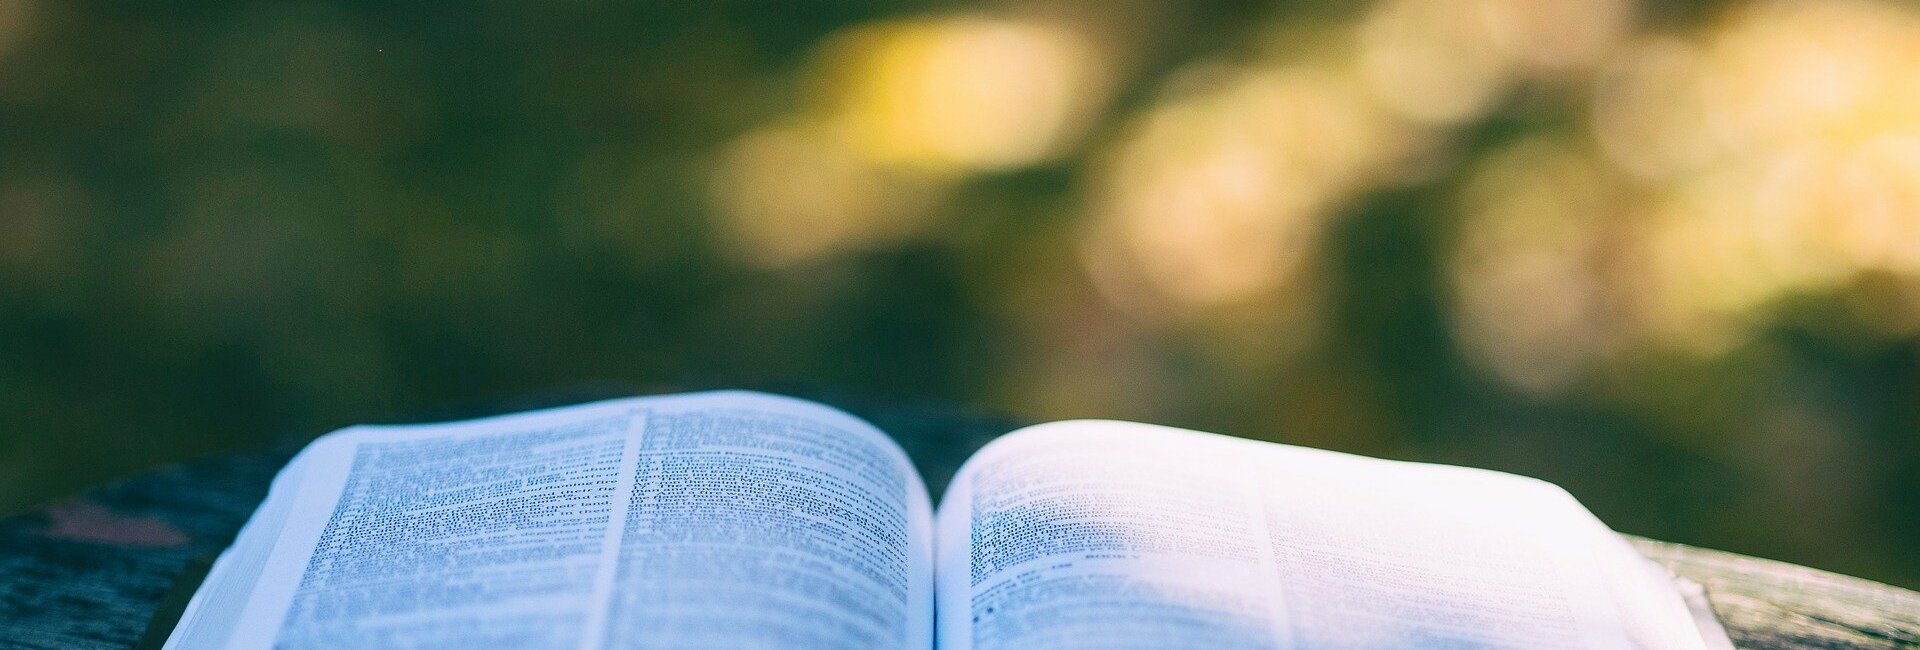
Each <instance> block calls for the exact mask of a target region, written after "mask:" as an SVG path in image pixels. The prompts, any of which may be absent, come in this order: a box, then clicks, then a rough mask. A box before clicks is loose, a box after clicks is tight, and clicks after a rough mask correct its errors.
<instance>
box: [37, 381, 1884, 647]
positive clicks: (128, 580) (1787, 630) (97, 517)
mask: <svg viewBox="0 0 1920 650" xmlns="http://www.w3.org/2000/svg"><path fill="white" fill-rule="evenodd" d="M803 396H806V397H812V398H818V399H822V401H826V402H828V403H831V404H836V405H839V406H841V407H842V408H846V409H847V410H849V411H851V412H853V413H854V414H856V415H860V416H862V417H864V418H866V419H868V420H869V421H871V422H873V423H874V424H875V425H877V426H879V427H880V428H881V429H883V430H885V431H888V432H889V433H891V434H893V435H894V437H895V438H896V439H898V440H899V441H900V443H901V446H903V447H905V448H906V449H907V451H908V453H909V454H910V455H911V456H912V457H913V458H914V461H915V463H916V464H917V465H919V468H920V471H921V473H922V474H923V475H924V476H925V477H926V479H927V482H928V483H929V484H930V487H931V488H932V491H933V492H934V494H936V495H938V494H940V493H941V492H944V490H945V487H946V484H947V482H948V480H949V479H951V478H952V476H953V473H954V471H955V470H956V469H958V468H959V465H960V463H961V461H963V460H965V459H966V457H967V456H969V455H971V454H972V453H973V452H974V450H976V449H978V448H979V447H980V446H981V445H983V444H985V443H986V442H987V441H988V440H991V439H992V438H993V437H994V436H997V435H999V434H1001V433H1004V432H1006V431H1009V430H1012V429H1013V428H1015V427H1017V426H1018V425H1019V423H1018V422H1016V421H1014V420H1011V419H1006V418H995V417H986V416H980V415H977V414H973V413H970V412H967V411H965V410H963V409H956V408H954V407H951V406H946V405H941V404H933V403H902V402H882V401H872V400H861V399H850V398H846V397H845V396H837V395H821V394H811V395H803ZM290 455H291V454H290V450H280V451H272V452H261V453H255V454H237V455H226V456H215V457H210V458H204V459H201V460H197V461H193V462H190V463H185V464H181V465H176V466H171V467H166V468H162V469H159V470H155V471H152V472H148V473H146V474H141V475H138V476H134V477H130V478H127V479H125V480H122V481H119V482H116V483H113V484H110V485H106V486H103V487H100V488H97V489H95V490H92V491H90V492H87V493H86V494H84V495H81V496H78V497H75V498H72V499H69V500H66V501H62V502H59V503H55V504H51V505H49V506H47V507H45V508H43V509H41V510H39V511H36V512H32V513H28V514H24V515H20V516H16V517H12V518H9V519H5V520H0V648H75V649H90V648H128V647H132V646H133V645H135V644H136V643H137V642H139V640H140V639H141V637H142V635H143V634H144V632H145V630H146V628H147V627H148V624H149V622H150V621H151V620H152V619H153V617H154V614H155V612H156V610H157V609H159V608H160V605H161V603H162V600H163V599H164V597H165V596H166V595H167V593H168V591H169V590H170V589H173V588H174V587H175V583H176V582H177V581H179V579H180V577H181V575H182V574H183V573H185V572H188V571H189V570H191V569H192V568H193V566H194V565H196V564H198V563H202V562H204V560H205V559H206V558H209V557H211V556H212V555H214V554H216V553H218V552H219V551H220V549H222V548H224V547H225V546H226V545H227V544H228V543H229V542H230V541H232V539H233V535H234V534H235V532H237V531H238V530H239V528H240V525H241V524H242V523H244V522H245V521H246V519H247V517H248V516H249V515H250V514H252V512H253V509H254V507H255V506H256V505H258V504H259V502H260V500H261V499H262V498H264V497H265V495H266V489H267V484H268V483H269V482H270V481H271V480H272V479H273V475H274V473H275V472H277V471H279V469H280V467H281V466H282V465H283V464H285V463H286V461H287V459H288V458H289V457H290ZM1633 542H1634V543H1635V545H1637V546H1638V547H1639V548H1640V550H1641V551H1642V552H1643V553H1646V554H1647V555H1648V556H1649V557H1651V558H1653V559H1654V560H1656V561H1659V562H1660V563H1662V564H1664V565H1666V566H1667V567H1669V568H1671V569H1672V570H1673V571H1675V572H1676V573H1679V574H1681V575H1683V576H1686V577H1688V578H1691V579H1693V580H1694V581H1696V582H1699V583H1701V584H1703V585H1705V586H1706V587H1707V589H1708V594H1709V597H1710V599H1711V600H1712V602H1713V606H1714V608H1715V610H1716V611H1717V612H1718V613H1719V614H1720V616H1721V618H1722V620H1723V621H1724V622H1725V623H1726V625H1727V628H1728V632H1729V633H1730V634H1731V635H1732V636H1733V638H1734V641H1735V643H1736V644H1737V645H1738V646H1739V647H1741V648H1748V649H1755V650H1759V649H1767V650H1772V649H1780V650H1800V649H1813V648H1820V649H1850V648H1876V649H1882V648H1920V594H1916V593H1914V592H1910V591H1906V590H1902V589H1897V588H1894V587H1890V586H1886V585H1882V584H1878V583H1873V582H1869V581H1865V580H1860V579H1856V578H1849V577H1846V576H1840V575H1836V574H1832V573H1827V572H1823V571H1817V570H1814V569H1808V568H1805V567H1799V566H1794V565H1790V564H1784V563H1779V562H1771V561H1768V560H1760V559H1755V558H1750V557H1745V556H1740V555H1734V554H1730V553H1722V552H1719V551H1712V550H1707V549H1699V548H1692V547H1687V546H1682V545H1679V544H1669V543H1666V542H1658V541H1653V540H1645V539H1634V540H1633ZM188 586H189V587H190V586H191V585H188Z"/></svg>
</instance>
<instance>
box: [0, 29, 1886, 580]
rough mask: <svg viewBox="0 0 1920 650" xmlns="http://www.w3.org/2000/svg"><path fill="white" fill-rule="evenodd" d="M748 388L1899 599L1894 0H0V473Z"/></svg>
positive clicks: (83, 475)
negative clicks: (1677, 545) (1573, 501)
mask: <svg viewBox="0 0 1920 650" xmlns="http://www.w3.org/2000/svg"><path fill="white" fill-rule="evenodd" d="M391 5H398V6H391ZM727 384H753V385H766V384H785V385H800V386H821V387H831V388H834V389H844V390H849V391H857V392H861V393H864V394H869V395H876V396H881V397H888V396H894V397H899V398H924V399H938V400H951V401H955V402H959V403H964V404H969V405H975V406H978V407H980V408H982V409H988V410H997V411H1002V412H1007V413H1012V414H1017V415H1020V416H1024V417H1030V418H1036V419H1039V418H1065V417H1088V416H1092V417H1110V418H1128V419H1143V420H1151V421H1155V422H1161V423H1167V424H1174V425H1182V426H1188V427H1195V428H1201V429H1208V430H1216V431H1221V432H1227V433H1234V434H1238V435H1244V436H1249V437H1255V438H1262V439H1268V440H1279V441H1285V442H1291V443H1297V444H1305V445H1313V446H1320V447H1327V448H1333V449H1340V450H1347V451H1354V452H1360V453H1366V454H1373V455H1380V456H1387V457H1393V458H1407V459H1422V460H1434V461H1441V462H1448V463H1458V464H1467V465H1475V466H1481V467H1492V468H1498V469H1505V470H1511V471H1517V472H1521V473H1525V474H1530V475H1534V476H1539V477H1542V478H1546V479H1548V480H1551V481H1554V482H1557V483H1560V484H1562V485H1564V486H1566V487H1567V488H1569V489H1570V490H1572V491H1573V492H1574V493H1575V494H1576V495H1577V496H1579V497H1580V498H1581V499H1582V500H1583V501H1585V502H1586V503H1587V504H1588V505H1589V507H1591V508H1592V509H1593V510H1594V511H1595V512H1597V513H1598V514H1599V515H1600V516H1601V517H1602V518H1603V519H1605V520H1606V521H1608V522H1609V523H1611V524H1613V525H1614V526H1615V527H1617V528H1619V529H1621V530H1625V531H1628V532H1633V533H1639V534H1644V535H1649V536H1653V537H1658V538H1662V539H1668V540H1673V541H1680V542H1686V543H1692V544H1700V545H1706V546H1712V547H1718V548H1723V549H1729V550H1734V551H1740V552H1746V553H1753V554H1759V555H1764V556H1770V557H1776V558H1781V559H1785V560H1789V561H1793V562H1799V563H1804V564H1809V565H1813V566H1818V567H1822V568H1828V569H1833V570H1839V571H1843V572H1848V573H1853V574H1858V575H1862V576H1867V577H1872V578H1877V579H1881V580H1885V581H1890V582H1893V583H1896V584H1902V585H1906V586H1910V587H1911V586H1920V9H1917V8H1916V5H1914V4H1913V3H1911V2H1896V1H1886V2H1875V1H1869V0H1830V1H1801V2H1796V1H1786V0H1766V1H1757V2H1663V3H1647V2H1643V3H1640V4H1635V3H1634V2H1633V1H1632V0H1373V1H1371V2H1332V1H1293V2H1284V1H1283V2H1254V1H1227V2H1207V3H1194V2H1184V1H1175V0H1061V1H1057V2H1050V1H1032V2H1018V1H1016V2H1005V3H991V4H960V3H952V2H910V3H904V4H903V3H878V2H866V1H849V0H830V1H819V0H814V1H806V2H789V3H746V2H730V1H717V2H715V1H709V2H636V3H624V4H620V5H617V6H603V5H600V4H598V3H588V2H582V1H575V0H566V1H556V2H472V3H466V4H462V5H454V4H451V3H374V2H333V3H314V2H259V3H238V2H165V3H138V2H90V1H84V0H79V1H76V0H60V1H54V0H0V512H15V511H20V510H24V509H27V508H29V507H31V506H33V505H34V504H36V503H41V502H44V501H46V500H49V499H53V498H57V497H58V496H59V495H62V494H65V493H69V492H72V491H74V490H77V489H80V488H82V487H83V486H85V485H88V484H91V483H96V482H99V481H103V480H107V479H109V478H111V477H114V476H116V475H122V474H126V473H131V472H135V471H138V470H141V469H142V468H146V467H150V466H153V465H156V464H159V463H164V462H168V461H174V460H179V459H184V458H188V457H191V456H194V455H198V454H205V453H209V452H215V451H220V450H230V449H248V448H259V447H262V446H265V445H268V444H272V443H274V442H286V441H289V440H299V439H304V438H305V437H309V436H312V435H315V434H318V433H321V432H323V431H326V430H329V429H332V428H335V427H338V426H342V425H346V424H351V423H355V422H363V421H381V420H393V419H398V418H406V417H411V416H413V415H414V414H418V413H422V412H428V411H432V410H434V409H441V408H447V407H449V405H458V404H472V403H483V402H485V401H486V400H490V399H502V398H510V397H512V396H517V395H526V394H530V393H538V392H542V391H550V390H556V389H564V388H567V387H571V386H580V385H620V386H630V387H632V388H633V389H634V390H652V389H668V388H673V387H681V386H714V385H727Z"/></svg>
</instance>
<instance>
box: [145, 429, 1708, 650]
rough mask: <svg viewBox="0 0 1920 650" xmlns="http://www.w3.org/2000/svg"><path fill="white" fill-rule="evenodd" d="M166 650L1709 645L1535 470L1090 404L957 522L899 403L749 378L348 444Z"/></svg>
mask: <svg viewBox="0 0 1920 650" xmlns="http://www.w3.org/2000/svg"><path fill="white" fill-rule="evenodd" d="M1716 643H1724V639H1721V640H1718V641H1717V642H1716ZM167 647H169V648H286V649H295V648H473V649H485V650H495V649H500V648H521V647H528V648H694V647H698V648H907V649H924V648H934V647H938V648H948V649H961V648H979V649H982V650H988V649H1000V648H1031V649H1039V650H1049V649H1055V648H1101V649H1106V648H1529V649H1548V648H1658V649H1668V648H1690V649H1691V648H1706V647H1712V646H1711V645H1710V644H1709V642H1708V641H1704V640H1703V634H1702V632H1701V628H1699V627H1697V624H1696V621H1695V620H1694V618H1693V617H1692V616H1690V614H1689V609H1688V606H1687V605H1686V603H1685V602H1684V601H1683V599H1682V598H1681V597H1680V596H1679V595H1678V593H1677V592H1676V590H1675V588H1674V586H1673V585H1672V583H1671V582H1669V581H1668V577H1667V576H1666V575H1665V574H1664V573H1663V572H1661V571H1660V570H1659V569H1657V568H1656V567H1654V565H1652V564H1651V563H1650V562H1648V561H1647V560H1645V559H1644V558H1642V557H1640V556H1639V555H1638V554H1636V553H1635V552H1634V551H1633V549H1632V548H1631V547H1630V546H1629V545H1627V544H1626V543H1625V542H1624V541H1623V540H1622V539H1621V538H1620V537H1619V536H1618V535H1616V534H1614V533H1613V532H1612V531H1611V530H1609V529H1607V527H1606V526H1604V525H1602V524H1601V523H1600V521H1599V520H1597V519H1595V518H1594V517H1593V516H1592V515H1591V514H1589V513H1588V512H1587V511H1586V509H1585V508H1583V507H1581V506H1580V505H1579V504H1578V503H1577V502H1575V501H1574V500H1573V498H1572V497H1570V496H1568V495H1567V493H1566V492H1564V491H1562V490H1560V489H1559V488H1557V487H1554V486H1552V485H1550V484H1547V483H1543V482H1540V481H1536V480H1533V479H1528V478H1522V477H1518V476H1513V475H1508V474H1501V473H1496V472H1489V471H1483V470H1475V469H1466V468H1460V467H1447V466H1438V465H1421V464H1412V463H1402V462H1394V461H1385V460H1376V459H1370V458H1362V457H1358V456H1351V455H1346V454H1339V453H1333V452H1327V451H1319V450H1313V449H1304V448H1298V447H1290V446H1286V445H1278V444H1271V443H1263V442H1254V441H1248V440H1241V439H1236V438H1230V437H1226V436H1218V435H1212V434H1205V433H1198V432H1193V431H1185V430H1180V429H1172V428H1167V427H1159V426H1153V425H1146V424H1134V423H1126V422H1111V421H1069V422H1054V423H1049V424H1042V425H1038V426H1033V427H1028V428H1026V429H1022V430H1020V431H1017V432H1014V433H1011V434H1008V435H1006V436H1003V437H1001V438H1000V439H998V440H996V441H994V442H993V443H991V444H989V445H988V446H987V447H986V448H985V449H982V450H981V451H980V452H978V453H976V454H975V455H974V456H973V457H972V458H971V459H969V460H968V461H967V462H966V464H965V465H964V466H963V467H962V469H961V470H960V472H959V474H958V475H957V476H956V477H955V478H954V481H953V483H952V485H951V487H950V489H949V490H948V493H947V494H946V496H945V498H944V499H943V503H942V504H941V506H940V508H939V511H938V514H937V515H936V514H935V511H934V505H933V503H932V501H931V499H930V498H929V497H928V493H927V489H926V487H925V485H924V484H923V483H922V481H921V479H920V477H919V475H918V474H917V473H916V472H915V470H914V467H913V465H912V464H911V463H910V462H909V461H908V458H907V456H906V454H905V453H903V452H902V451H901V449H900V447H899V446H897V445H895V444H894V442H893V441H892V440H891V439H889V438H888V437H887V436H886V435H885V434H884V433H882V432H880V431H879V430H877V429H875V428H874V427H872V426H871V425H868V424H866V423H865V422H862V421H861V420H859V419H857V418H854V417H852V416H849V415H846V414H844V413H842V412H840V411H837V410H834V409H831V408H828V407H826V406H822V405H819V404H815V403H812V402H806V401H801V400H796V399H791V398H785V397H777V396H772V395H766V394H760V393H749V392H739V391H725V392H710V393H694V394H686V395H673V396H662V397H645V398H634V399H626V400H614V401H607V402H598V403H593V404H586V405H581V406H573V407H565V408H559V409H550V410H544V411H535V412H530V413H522V414H517V415H508V416H501V417H494V418H487V419H481V420H472V421H467V422H457V423H449V424H430V425H408V426H360V427H352V428H348V429H344V430H341V431H338V432H335V433H333V434H329V435H327V436H325V437H323V438H320V439H319V440H318V441H316V442H314V443H313V444H311V445H309V446H308V447H307V448H306V449H305V450H304V451H302V452H301V453H300V454H299V455H298V456H297V457H296V458H295V459H294V460H293V462H291V463H290V464H288V465H287V467H286V469H284V470H282V471H281V472H280V475H279V476H278V477H277V478H276V479H275V480H274V483H273V487H272V490H271V492H270V494H269V495H268V497H267V499H266V501H265V503H263V504H262V505H261V506H260V508H259V510H258V511H256V512H255V513H254V515H253V518H252V519H251V520H249V521H248V522H247V525H246V527H245V528H244V529H243V530H242V531H241V533H240V536H239V538H238V539H237V540H236V541H235V542H234V544H233V546H232V547H230V548H228V549H227V551H226V552H225V553H224V554H222V555H221V557H220V559H219V561H218V562H216V563H215V565H214V567H213V570H212V573H211V574H210V575H209V576H208V578H207V580H206V582H205V583H204V584H202V585H201V587H200V589H199V591H198V592H196V593H195V594H194V596H193V599H192V601H191V602H190V603H189V604H188V606H187V610H186V613H185V614H184V615H183V617H182V618H181V620H180V623H179V625H178V626H177V627H175V628H174V630H173V632H172V635H171V636H170V637H169V638H168V641H167Z"/></svg>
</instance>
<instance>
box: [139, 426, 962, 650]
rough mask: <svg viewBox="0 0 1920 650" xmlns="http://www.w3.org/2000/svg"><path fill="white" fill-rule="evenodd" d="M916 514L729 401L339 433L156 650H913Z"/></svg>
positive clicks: (284, 481) (878, 453)
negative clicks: (853, 649)
mask: <svg viewBox="0 0 1920 650" xmlns="http://www.w3.org/2000/svg"><path fill="white" fill-rule="evenodd" d="M930 510H931V506H930V504H929V501H928V498H927V496H926V491H925V487H924V485H923V483H922V482H921V480H920V478H919V476H918V475H917V474H916V473H915V472H914V469H913V467H912V465H911V464H910V463H909V462H908V460H907V458H906V455H905V454H904V453H903V452H901V451H900V449H899V447H898V446H897V445H894V444H893V442H892V441H891V440H889V439H888V438H887V437H886V436H885V434H882V433H880V432H879V431H877V430H875V429H873V428H872V427H871V426H869V425H867V424H865V423H864V422H861V421H859V420H858V419H855V418H853V417H851V416H848V415H845V414H844V413H840V412H838V411H835V410H832V409H829V408H826V407H823V406H820V405H817V404H813V403H809V402H803V401H800V400H793V399H788V398H780V397H774V396H769V395H761V394H754V393H744V392H717V393H700V394H691V395H682V396H668V397H658V398H639V399H631V400H616V401H610V402H602V403H597V404H590V405H583V406H577V407H567V408H561V409H552V410H548V411H540V412H534V413H527V414H519V415H511V416H503V417H498V418H488V419H484V420H475V421H470V422H461V423H452V424H440V425H415V426H394V427H355V428H351V429H347V430H343V431H340V432H336V433H334V434H330V435H328V436H326V437H324V438H322V439H321V440H319V441H316V442H315V443H314V444H312V445H309V446H308V448H307V449H306V450H304V451H302V452H301V454H300V455H299V456H298V457H296V459H295V460H294V461H293V462H292V463H290V464H289V467H288V468H287V469H286V470H283V472H282V475H281V476H280V477H278V478H277V479H276V481H275V484H274V487H273V490H272V492H271V493H270V495H269V497H268V499H267V502H266V503H264V504H262V506H261V508H260V509H259V510H258V511H257V512H256V513H255V516H254V518H253V519H252V520H250V521H249V522H248V524H247V527H246V528H245V529H244V530H243V532H242V534H241V536H240V538H239V540H237V541H236V542H235V544H234V545H233V546H232V547H231V548H229V549H228V551H227V552H226V553H224V554H223V555H222V557H221V558H220V560H219V561H218V562H217V563H216V564H215V566H214V569H213V571H212V572H211V573H210V575H209V578H208V581H207V582H206V583H205V584H203V585H202V587H201V588H200V590H199V591H198V592H197V593H196V594H195V596H194V599H193V601H192V602H191V603H189V605H188V609H187V612H186V614H185V615H184V616H183V618H182V621H181V624H180V625H179V626H178V627H176V629H175V630H174V633H173V635H172V636H171V637H170V638H169V640H168V644H167V646H168V647H170V648H202V647H227V648H269V647H271V648H340V647H353V648H439V647H459V646H478V647H503V648H504V647H540V648H664V647H742V648H752V647H764V648H774V647H812V648H838V647H850V646H859V647H891V648H915V649H921V648H928V647H930V646H931V636H932V603H931V600H932V566H931V563H932V544H931V539H930V537H931V532H930V529H931V514H930Z"/></svg>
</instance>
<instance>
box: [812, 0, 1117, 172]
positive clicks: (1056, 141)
mask: <svg viewBox="0 0 1920 650" xmlns="http://www.w3.org/2000/svg"><path fill="white" fill-rule="evenodd" d="M825 52H826V54H825V56H824V57H823V62H824V64H825V72H824V73H823V76H824V78H825V79H826V82H825V85H826V86H827V89H826V94H827V98H826V103H827V105H828V106H829V107H830V108H829V113H830V114H832V115H833V116H834V119H835V120H836V123H837V125H838V126H839V127H840V128H843V129H845V131H846V135H847V137H848V139H849V141H851V142H852V143H853V144H854V146H855V147H856V148H857V149H858V150H859V151H860V152H861V153H862V154H863V155H865V156H867V157H868V158H870V159H872V160H873V161H875V162H879V163H898V164H908V165H919V166H927V167H933V168H940V169H957V170H994V169H1006V168H1011V167H1017V166H1021V165H1028V164H1032V163H1035V162H1040V161H1043V160H1046V159H1048V158H1050V157H1052V156H1055V155H1057V154H1058V153H1060V151H1061V149H1062V148H1063V146H1064V145H1065V144H1067V143H1068V142H1069V141H1070V140H1071V139H1072V138H1073V136H1076V135H1078V134H1079V133H1080V132H1081V131H1083V130H1084V129H1085V128H1086V122H1087V120H1088V118H1089V117H1090V115H1089V114H1090V113H1091V112H1092V109H1093V108H1094V107H1096V106H1097V105H1098V104H1100V103H1102V101H1101V100H1102V99H1103V98H1104V95H1105V92H1106V88H1105V86H1106V84H1107V79H1106V76H1107V71H1106V70H1104V69H1103V68H1102V61H1101V57H1100V55H1099V53H1098V52H1097V51H1095V49H1094V48H1093V46H1092V45H1091V44H1090V43H1089V42H1088V41H1087V40H1085V39H1083V38H1082V37H1080V36H1079V35H1078V34H1076V33H1074V32H1073V31H1071V30H1070V29H1067V28H1065V27H1064V26H1062V25H1058V24H1048V23H1046V22H1042V21H1018V20H1011V19H1001V18H988V17H960V18H944V19H924V20H906V21H895V22H882V23H874V24H870V25H866V26H863V27H860V28H857V29H854V30H852V31H849V32H847V33H845V34H843V35H841V36H839V37H837V38H836V39H835V40H834V41H833V42H832V43H830V44H829V45H828V46H827V48H826V50H825Z"/></svg>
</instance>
